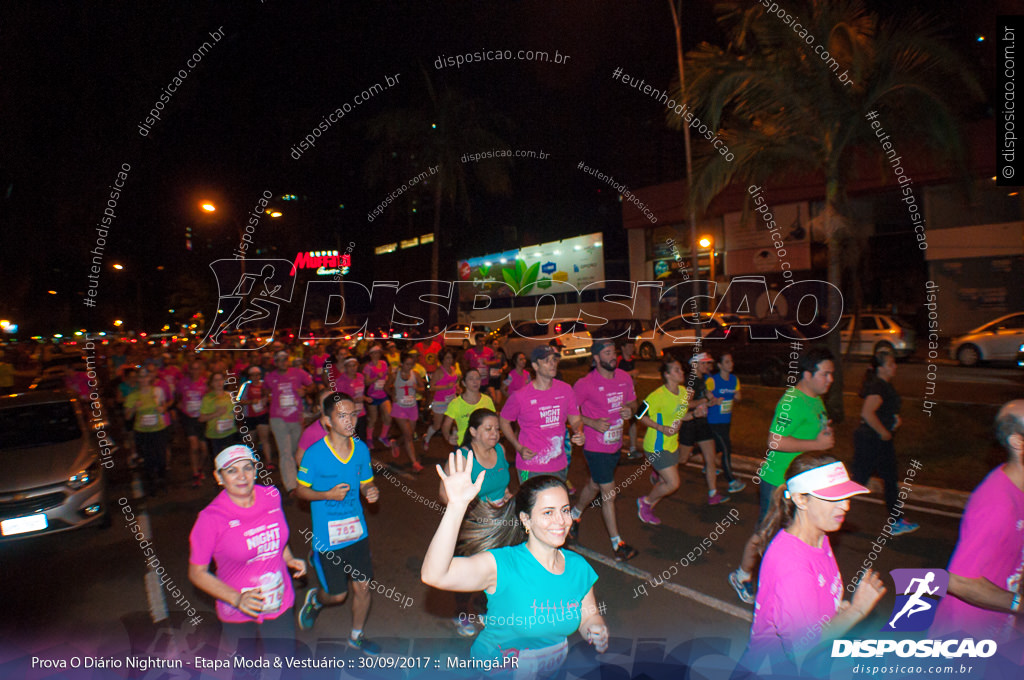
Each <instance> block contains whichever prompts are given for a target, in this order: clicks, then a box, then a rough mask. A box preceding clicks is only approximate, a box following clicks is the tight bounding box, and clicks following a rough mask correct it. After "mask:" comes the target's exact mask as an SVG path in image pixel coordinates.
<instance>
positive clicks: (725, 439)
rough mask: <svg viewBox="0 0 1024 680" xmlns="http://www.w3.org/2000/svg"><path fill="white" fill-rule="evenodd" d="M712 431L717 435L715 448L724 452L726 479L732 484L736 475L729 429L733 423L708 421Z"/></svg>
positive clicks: (723, 460)
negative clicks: (733, 470)
mask: <svg viewBox="0 0 1024 680" xmlns="http://www.w3.org/2000/svg"><path fill="white" fill-rule="evenodd" d="M708 426H709V427H710V428H711V433H712V434H713V435H715V448H716V449H717V450H719V451H721V452H722V471H723V472H725V481H727V482H729V483H730V484H732V483H733V482H735V481H736V476H735V475H733V474H732V441H730V439H729V429H730V428H731V427H732V423H708Z"/></svg>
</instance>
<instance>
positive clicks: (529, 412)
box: [501, 380, 579, 472]
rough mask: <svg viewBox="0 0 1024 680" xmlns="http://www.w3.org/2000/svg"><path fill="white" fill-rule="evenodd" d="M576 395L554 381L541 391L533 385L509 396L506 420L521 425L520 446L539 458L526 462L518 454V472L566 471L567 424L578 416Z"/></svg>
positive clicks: (504, 409)
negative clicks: (571, 418) (573, 417)
mask: <svg viewBox="0 0 1024 680" xmlns="http://www.w3.org/2000/svg"><path fill="white" fill-rule="evenodd" d="M578 414H579V409H578V408H576V395H575V394H574V393H573V391H572V388H571V387H569V385H568V384H567V383H564V382H562V381H561V380H552V381H551V387H550V388H548V389H546V390H538V389H537V388H536V387H534V385H533V383H531V384H529V385H527V386H526V387H524V388H523V389H521V390H519V391H518V392H513V393H512V394H510V395H509V397H508V401H506V402H505V406H504V407H503V408H502V409H501V417H502V418H504V419H505V420H510V421H511V420H515V421H518V422H519V428H520V431H519V443H520V444H522V445H523V446H525V447H526V448H528V449H529V450H531V451H533V452H534V453H535V454H536V455H535V456H534V457H533V458H531V459H530V460H523V459H522V457H521V456H520V455H519V453H516V468H517V469H519V470H528V471H530V472H558V471H559V470H564V469H565V467H566V465H567V463H568V461H567V460H566V457H565V423H566V421H567V420H568V419H569V417H570V416H574V415H578Z"/></svg>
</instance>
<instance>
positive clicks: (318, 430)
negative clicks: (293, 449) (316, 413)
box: [298, 418, 327, 451]
mask: <svg viewBox="0 0 1024 680" xmlns="http://www.w3.org/2000/svg"><path fill="white" fill-rule="evenodd" d="M326 436H327V431H326V430H325V429H324V426H323V425H321V424H320V419H319V418H317V419H316V420H314V421H313V422H312V423H310V424H309V425H308V426H307V427H306V429H305V430H303V431H302V435H301V436H300V437H299V446H298V450H299V451H306V450H307V449H309V447H310V446H312V445H313V444H316V443H317V442H318V441H320V440H321V439H323V438H324V437H326Z"/></svg>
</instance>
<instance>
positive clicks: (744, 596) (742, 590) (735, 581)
mask: <svg viewBox="0 0 1024 680" xmlns="http://www.w3.org/2000/svg"><path fill="white" fill-rule="evenodd" d="M729 585H731V586H732V589H733V590H735V591H736V595H737V596H739V598H740V599H741V600H742V601H743V602H746V603H747V604H754V583H753V581H742V580H740V575H739V574H738V573H736V572H735V571H732V572H729Z"/></svg>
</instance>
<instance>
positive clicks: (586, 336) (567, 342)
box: [501, 319, 594, 361]
mask: <svg viewBox="0 0 1024 680" xmlns="http://www.w3.org/2000/svg"><path fill="white" fill-rule="evenodd" d="M552 340H553V341H554V342H555V344H556V345H557V346H558V349H559V352H560V353H561V358H560V359H559V361H565V360H567V359H581V360H586V359H589V358H590V346H591V344H593V342H594V339H593V338H592V337H591V336H590V331H588V330H587V327H586V325H585V324H584V323H582V322H580V321H577V320H576V319H552V320H551V321H549V322H547V323H537V322H534V321H517V322H515V323H514V324H512V329H511V332H510V333H509V334H508V335H507V336H505V340H504V342H503V343H502V345H501V348H502V349H503V350H505V356H506V357H508V358H509V360H511V359H512V355H513V354H515V353H516V352H524V353H525V354H526V356H527V358H529V356H530V352H532V351H533V349H534V348H535V347H537V346H539V345H546V344H549V343H550V342H551V341H552Z"/></svg>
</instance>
